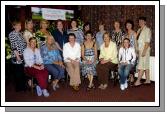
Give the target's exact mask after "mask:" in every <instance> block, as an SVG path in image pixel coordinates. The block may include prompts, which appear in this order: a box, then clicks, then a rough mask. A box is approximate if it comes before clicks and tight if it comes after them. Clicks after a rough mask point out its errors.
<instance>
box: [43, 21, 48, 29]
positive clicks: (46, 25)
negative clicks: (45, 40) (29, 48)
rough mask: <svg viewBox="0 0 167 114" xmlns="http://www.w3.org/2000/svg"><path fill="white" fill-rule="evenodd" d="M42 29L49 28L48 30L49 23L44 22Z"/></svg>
mask: <svg viewBox="0 0 167 114" xmlns="http://www.w3.org/2000/svg"><path fill="white" fill-rule="evenodd" d="M41 28H42V29H47V28H48V23H47V22H45V21H42V22H41Z"/></svg>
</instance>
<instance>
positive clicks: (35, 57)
mask: <svg viewBox="0 0 167 114" xmlns="http://www.w3.org/2000/svg"><path fill="white" fill-rule="evenodd" d="M36 43H37V41H36V39H35V38H33V37H32V38H30V39H29V47H27V48H26V49H25V51H24V53H23V56H24V61H25V72H26V73H27V74H29V75H30V76H33V77H35V78H36V79H37V81H38V84H39V86H36V90H37V95H38V96H41V95H42V94H43V95H44V96H45V97H48V96H49V93H48V91H47V89H46V88H47V80H48V72H47V70H46V69H45V68H44V65H43V61H42V58H41V54H40V51H39V49H38V48H36Z"/></svg>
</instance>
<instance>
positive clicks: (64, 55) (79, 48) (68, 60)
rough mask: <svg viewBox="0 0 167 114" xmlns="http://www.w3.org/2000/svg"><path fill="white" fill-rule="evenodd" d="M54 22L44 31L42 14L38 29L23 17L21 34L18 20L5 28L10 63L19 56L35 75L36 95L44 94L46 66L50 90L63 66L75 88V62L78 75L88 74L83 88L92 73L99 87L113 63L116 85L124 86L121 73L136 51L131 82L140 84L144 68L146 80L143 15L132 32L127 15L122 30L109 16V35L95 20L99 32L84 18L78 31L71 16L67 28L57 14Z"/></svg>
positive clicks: (146, 43)
mask: <svg viewBox="0 0 167 114" xmlns="http://www.w3.org/2000/svg"><path fill="white" fill-rule="evenodd" d="M56 25H57V29H55V30H54V31H53V32H52V33H50V32H49V31H48V30H47V28H48V21H47V20H42V21H41V22H40V30H39V31H37V32H36V34H34V32H33V22H32V20H26V22H25V28H26V30H25V31H24V33H23V37H22V35H21V33H20V30H21V23H20V22H14V23H13V27H14V29H15V30H14V31H12V32H11V33H10V34H9V39H10V42H11V48H12V50H13V51H12V58H13V59H12V60H13V63H15V64H20V63H21V60H22V58H23V59H24V62H25V69H26V73H28V74H30V75H32V76H35V77H36V78H37V80H38V83H39V86H37V87H36V89H37V94H38V95H39V96H41V95H42V93H43V95H44V96H49V93H48V91H47V89H46V88H47V77H48V72H49V74H52V76H53V77H54V80H53V83H52V85H53V86H52V87H53V89H54V90H56V89H57V88H59V85H58V82H59V80H60V79H61V78H64V69H65V68H66V70H67V72H68V74H69V76H70V85H71V86H72V88H73V89H74V90H79V85H80V84H81V80H80V65H81V66H82V67H81V72H82V75H83V76H86V77H87V78H88V79H89V85H88V87H87V89H88V90H90V89H92V88H94V87H95V86H94V84H93V76H95V75H97V76H98V80H99V88H100V89H106V88H107V86H108V75H109V70H116V69H118V73H119V76H120V88H121V90H124V89H126V88H127V76H128V75H129V72H130V70H131V68H132V67H133V66H135V64H136V55H137V57H138V58H139V63H138V70H139V72H138V79H137V81H136V82H135V86H138V85H141V82H140V80H141V77H142V75H143V73H144V72H145V76H146V81H145V83H150V79H149V56H150V39H151V31H150V29H149V28H148V27H147V26H146V18H145V17H140V18H139V26H140V28H139V30H138V31H137V33H136V32H135V31H134V30H133V27H134V24H133V21H131V20H127V21H126V23H125V27H126V30H127V32H126V33H124V32H123V31H122V30H121V29H120V22H118V21H115V22H114V28H115V29H114V30H113V31H112V32H111V35H110V33H108V32H106V30H105V29H104V24H102V23H101V24H99V32H97V33H96V35H95V36H94V35H93V34H92V32H90V24H89V23H85V25H84V32H83V31H82V30H81V29H79V28H78V27H77V21H76V20H72V21H71V29H70V30H68V31H67V32H66V31H64V29H63V22H62V21H61V20H58V21H57V24H56ZM34 36H35V37H36V38H35V39H34V38H33V37H34ZM36 40H37V41H36ZM25 41H26V42H25ZM36 45H38V47H39V49H37V48H36ZM25 48H26V49H25ZM118 51H119V53H118ZM80 57H82V64H80V62H81V59H80ZM63 63H65V64H63ZM96 65H97V66H96ZM17 70H18V69H17ZM19 70H20V69H19ZM17 75H19V74H17ZM20 85H21V82H19V81H17V83H16V89H21V90H22V89H23V88H20ZM22 87H23V86H22Z"/></svg>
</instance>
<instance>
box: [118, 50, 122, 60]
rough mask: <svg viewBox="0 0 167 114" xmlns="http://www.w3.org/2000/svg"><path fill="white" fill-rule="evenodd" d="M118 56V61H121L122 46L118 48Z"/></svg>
mask: <svg viewBox="0 0 167 114" xmlns="http://www.w3.org/2000/svg"><path fill="white" fill-rule="evenodd" d="M118 58H119V62H120V63H121V61H122V48H120V50H119V55H118Z"/></svg>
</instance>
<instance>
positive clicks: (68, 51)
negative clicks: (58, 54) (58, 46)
mask: <svg viewBox="0 0 167 114" xmlns="http://www.w3.org/2000/svg"><path fill="white" fill-rule="evenodd" d="M63 57H64V61H65V62H71V61H70V60H68V59H67V58H71V59H73V60H75V59H77V58H78V59H79V60H80V57H81V47H80V44H79V43H77V42H75V44H74V47H72V46H71V45H70V43H66V44H65V45H64V46H63Z"/></svg>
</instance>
